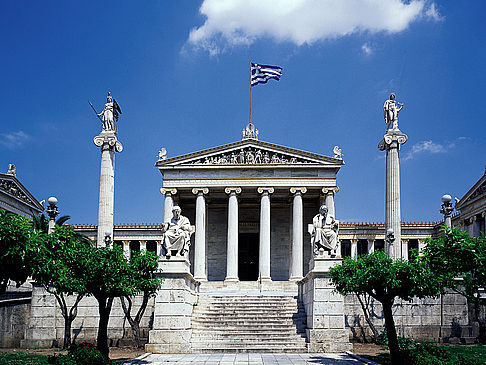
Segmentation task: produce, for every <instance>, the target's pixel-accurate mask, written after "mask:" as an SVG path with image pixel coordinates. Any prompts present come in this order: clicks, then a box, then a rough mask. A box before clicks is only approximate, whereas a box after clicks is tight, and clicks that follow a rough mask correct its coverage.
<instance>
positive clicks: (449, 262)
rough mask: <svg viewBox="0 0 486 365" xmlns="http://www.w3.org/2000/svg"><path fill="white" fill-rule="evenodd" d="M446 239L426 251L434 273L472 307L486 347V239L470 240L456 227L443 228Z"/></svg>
mask: <svg viewBox="0 0 486 365" xmlns="http://www.w3.org/2000/svg"><path fill="white" fill-rule="evenodd" d="M442 232H443V235H442V236H441V237H439V238H437V239H433V240H429V241H428V243H427V246H426V247H425V249H424V251H423V255H424V259H425V260H427V262H428V263H429V265H430V267H431V269H432V271H433V272H434V274H435V275H436V276H438V277H441V278H442V280H445V281H447V282H448V287H449V288H451V289H452V290H454V291H455V292H457V293H459V294H461V295H463V296H464V297H466V298H467V300H468V302H469V303H471V304H473V308H474V317H475V318H474V319H475V320H476V321H477V322H478V324H479V336H478V341H479V342H481V343H486V313H485V306H486V299H485V298H484V294H482V290H484V288H486V237H485V236H484V234H481V236H480V237H471V236H469V234H468V233H467V232H463V231H461V230H460V229H458V228H456V227H452V228H447V227H445V226H444V227H443V228H442Z"/></svg>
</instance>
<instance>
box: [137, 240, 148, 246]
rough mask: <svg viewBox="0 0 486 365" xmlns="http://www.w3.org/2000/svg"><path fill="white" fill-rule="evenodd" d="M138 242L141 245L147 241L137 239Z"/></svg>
mask: <svg viewBox="0 0 486 365" xmlns="http://www.w3.org/2000/svg"><path fill="white" fill-rule="evenodd" d="M138 242H140V244H141V245H143V244H146V243H147V240H139V241H138Z"/></svg>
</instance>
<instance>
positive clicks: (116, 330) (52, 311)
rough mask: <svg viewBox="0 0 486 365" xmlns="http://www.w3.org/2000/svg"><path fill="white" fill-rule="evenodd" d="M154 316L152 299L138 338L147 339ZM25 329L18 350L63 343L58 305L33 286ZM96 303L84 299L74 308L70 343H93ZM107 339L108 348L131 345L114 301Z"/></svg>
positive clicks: (69, 299) (128, 330) (135, 304)
mask: <svg viewBox="0 0 486 365" xmlns="http://www.w3.org/2000/svg"><path fill="white" fill-rule="evenodd" d="M141 300H142V298H141V297H136V298H134V301H133V308H132V313H136V311H137V310H138V308H139V306H140V303H141ZM66 301H67V303H68V306H69V307H71V305H72V303H73V302H74V298H72V297H67V300H66ZM153 312H154V298H152V299H151V300H150V301H149V303H148V305H147V309H146V311H145V314H144V317H143V318H142V321H141V323H140V327H141V330H142V331H141V332H142V337H144V338H147V337H148V330H149V329H150V328H151V327H152V322H153V318H152V316H153ZM25 314H26V318H28V321H27V328H26V329H25V336H24V339H23V340H22V341H21V343H20V346H21V347H23V348H32V347H53V346H62V344H63V339H64V318H63V317H62V315H61V310H60V309H59V304H58V303H57V300H56V298H55V297H54V295H52V294H49V293H48V292H46V291H45V289H44V288H43V287H42V286H39V285H33V291H32V302H31V305H30V313H25ZM98 320H99V316H98V302H97V301H96V299H94V298H93V297H86V298H83V299H82V300H81V302H80V303H79V305H78V315H77V317H76V319H75V320H74V322H73V325H72V334H71V336H72V339H73V341H76V342H78V343H79V342H92V343H94V342H95V341H96V336H97V333H98ZM108 338H109V340H110V343H109V344H110V346H120V345H128V344H132V343H133V342H132V337H131V327H130V324H129V323H128V321H127V320H126V319H125V314H124V312H123V309H122V307H121V304H120V299H119V298H115V300H114V301H113V308H112V310H111V315H110V321H109V322H108Z"/></svg>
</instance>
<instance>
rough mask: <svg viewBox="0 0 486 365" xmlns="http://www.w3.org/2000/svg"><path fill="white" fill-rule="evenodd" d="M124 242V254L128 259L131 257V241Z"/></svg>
mask: <svg viewBox="0 0 486 365" xmlns="http://www.w3.org/2000/svg"><path fill="white" fill-rule="evenodd" d="M122 243H123V254H124V255H125V258H126V259H127V260H129V259H130V241H122Z"/></svg>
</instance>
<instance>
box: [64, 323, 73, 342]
mask: <svg viewBox="0 0 486 365" xmlns="http://www.w3.org/2000/svg"><path fill="white" fill-rule="evenodd" d="M72 324H73V319H71V318H69V317H66V318H64V343H63V348H65V349H67V348H69V347H71V325H72Z"/></svg>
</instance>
